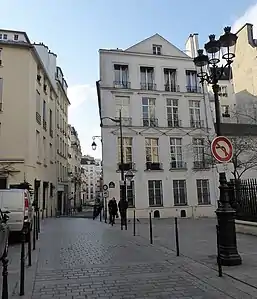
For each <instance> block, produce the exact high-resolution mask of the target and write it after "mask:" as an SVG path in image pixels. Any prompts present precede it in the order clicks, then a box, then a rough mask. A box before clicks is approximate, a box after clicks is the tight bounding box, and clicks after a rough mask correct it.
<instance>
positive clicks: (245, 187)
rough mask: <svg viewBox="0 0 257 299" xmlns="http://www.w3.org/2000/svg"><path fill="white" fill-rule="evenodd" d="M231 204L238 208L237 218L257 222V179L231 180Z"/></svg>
mask: <svg viewBox="0 0 257 299" xmlns="http://www.w3.org/2000/svg"><path fill="white" fill-rule="evenodd" d="M229 185H230V187H231V188H230V190H231V192H230V204H231V206H232V207H233V208H234V209H235V210H236V219H238V220H245V221H253V222H257V180H256V179H248V180H240V181H231V182H230V184H229Z"/></svg>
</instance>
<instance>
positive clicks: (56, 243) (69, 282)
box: [11, 218, 257, 299]
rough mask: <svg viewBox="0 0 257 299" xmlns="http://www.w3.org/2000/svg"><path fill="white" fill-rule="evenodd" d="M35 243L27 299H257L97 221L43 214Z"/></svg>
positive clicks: (211, 272) (256, 293)
mask: <svg viewBox="0 0 257 299" xmlns="http://www.w3.org/2000/svg"><path fill="white" fill-rule="evenodd" d="M37 248H38V250H37V252H38V259H37V263H35V266H34V269H31V272H30V274H29V276H27V278H28V280H27V281H30V283H28V284H27V285H26V295H25V296H24V297H23V298H26V299H27V298H33V299H39V298H40V299H44V298H45V299H46V298H55V299H61V298H66V299H68V298H74V299H75V298H76V299H80V298H92V299H93V298H94V299H96V298H97V299H101V298H102V299H104V298H111V299H115V298H116V299H118V298H119V299H121V298H131V299H133V298H137V299H140V298H156V299H158V298H160V299H161V298H163V299H165V298H174V299H178V298H180V299H189V298H191V299H203V298H204V299H205V298H206V299H207V298H208V299H215V298H217V299H218V298H219V299H220V298H222V299H226V298H238V299H239V298H240V299H248V298H249V299H250V298H257V291H256V290H255V289H254V288H251V287H249V286H247V285H245V284H243V283H240V282H237V281H235V280H233V279H231V278H229V277H223V278H219V277H218V276H217V272H216V271H214V270H212V269H210V268H208V267H207V266H205V265H203V264H199V263H197V262H195V261H193V260H192V259H189V258H186V257H176V256H175V254H174V252H173V251H171V250H170V249H166V248H164V247H161V246H159V245H157V244H154V245H150V244H149V242H148V240H146V239H144V238H142V237H133V236H132V235H131V231H129V230H128V231H120V229H119V227H118V226H114V227H111V226H109V225H108V224H105V223H100V222H99V220H95V221H93V220H90V219H78V218H58V219H47V220H46V221H45V222H44V223H43V225H42V230H41V234H40V240H39V242H38V247H37ZM32 272H33V273H32ZM29 288H30V290H29ZM11 298H16V297H14V296H13V297H11ZM17 298H18V297H17ZM19 298H21V297H19Z"/></svg>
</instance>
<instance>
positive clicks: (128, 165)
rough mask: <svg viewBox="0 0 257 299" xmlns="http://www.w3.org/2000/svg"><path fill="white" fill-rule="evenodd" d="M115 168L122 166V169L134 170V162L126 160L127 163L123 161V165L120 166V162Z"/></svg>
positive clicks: (119, 168) (120, 168)
mask: <svg viewBox="0 0 257 299" xmlns="http://www.w3.org/2000/svg"><path fill="white" fill-rule="evenodd" d="M117 168H118V170H122V168H123V170H124V171H128V170H135V163H134V162H127V163H126V162H125V163H123V167H122V164H121V163H118V164H117Z"/></svg>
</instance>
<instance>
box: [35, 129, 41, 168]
mask: <svg viewBox="0 0 257 299" xmlns="http://www.w3.org/2000/svg"><path fill="white" fill-rule="evenodd" d="M36 145H37V162H40V158H41V157H40V156H41V155H40V149H41V145H40V133H39V132H38V131H36Z"/></svg>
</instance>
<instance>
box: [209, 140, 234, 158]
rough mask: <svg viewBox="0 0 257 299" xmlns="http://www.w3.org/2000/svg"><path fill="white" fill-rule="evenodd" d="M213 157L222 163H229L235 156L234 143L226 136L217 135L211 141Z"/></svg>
mask: <svg viewBox="0 0 257 299" xmlns="http://www.w3.org/2000/svg"><path fill="white" fill-rule="evenodd" d="M211 152H212V155H213V157H214V158H215V159H216V160H217V161H218V162H220V163H228V162H230V161H231V159H232V158H233V145H232V143H231V141H230V140H229V139H228V138H227V137H224V136H218V137H215V138H214V139H213V141H212V143H211Z"/></svg>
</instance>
